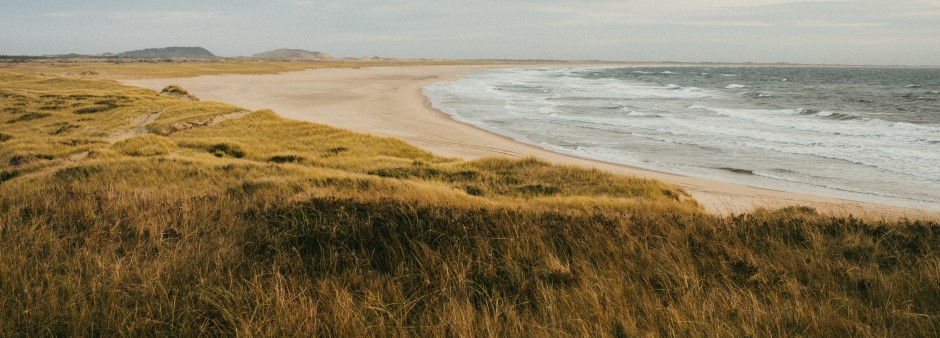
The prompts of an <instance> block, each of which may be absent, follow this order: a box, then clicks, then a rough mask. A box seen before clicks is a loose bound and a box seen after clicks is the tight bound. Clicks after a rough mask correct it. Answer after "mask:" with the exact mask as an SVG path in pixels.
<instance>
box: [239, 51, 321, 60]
mask: <svg viewBox="0 0 940 338" xmlns="http://www.w3.org/2000/svg"><path fill="white" fill-rule="evenodd" d="M251 58H252V59H262V60H318V61H322V60H332V59H333V57H332V56H330V55H329V54H327V53H323V52H311V51H309V50H303V49H286V48H282V49H275V50H271V51H267V52H264V53H258V54H255V55H252V56H251Z"/></svg>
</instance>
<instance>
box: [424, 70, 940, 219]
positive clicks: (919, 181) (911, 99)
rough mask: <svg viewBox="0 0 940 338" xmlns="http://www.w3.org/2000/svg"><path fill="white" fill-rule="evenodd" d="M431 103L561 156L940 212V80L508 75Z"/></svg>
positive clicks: (491, 76) (434, 91) (852, 75)
mask: <svg viewBox="0 0 940 338" xmlns="http://www.w3.org/2000/svg"><path fill="white" fill-rule="evenodd" d="M424 94H425V95H426V96H427V97H428V99H429V101H430V102H431V105H432V106H433V107H434V108H436V109H438V110H441V111H443V112H445V113H448V114H450V115H451V116H453V118H454V119H456V120H458V121H461V122H464V123H468V124H472V125H475V126H478V127H480V128H483V129H485V130H489V131H492V132H494V133H497V134H502V135H505V136H508V137H511V138H513V139H516V140H518V141H521V142H525V143H529V144H533V145H537V146H540V147H543V148H546V149H548V150H552V151H556V152H561V153H566V154H570V155H575V156H579V157H585V158H590V159H596V160H602V161H607V162H613V163H619V164H625V165H631V166H636V167H641V168H647V169H652V170H656V171H662V172H668V173H674V174H680V175H686V176H693V177H702V178H709V179H715V180H720V181H726V182H733V183H739V184H745V185H749V186H755V187H761V188H767V189H776V190H784V191H793V192H802V193H811V194H816V195H822V196H830V197H837V198H845V199H850V200H857V201H865V202H875V203H883V204H890V205H897V206H905V207H913V208H921V209H929V210H940V69H931V68H916V69H915V68H842V67H724V66H722V67H679V66H675V67H613V68H597V67H588V68H519V69H498V70H488V71H483V72H477V73H469V74H464V77H463V78H461V79H459V80H457V81H452V82H444V83H437V84H433V85H430V86H427V87H425V88H424Z"/></svg>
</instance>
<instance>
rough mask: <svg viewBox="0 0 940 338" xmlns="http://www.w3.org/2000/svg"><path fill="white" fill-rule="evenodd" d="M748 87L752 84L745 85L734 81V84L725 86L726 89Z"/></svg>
mask: <svg viewBox="0 0 940 338" xmlns="http://www.w3.org/2000/svg"><path fill="white" fill-rule="evenodd" d="M747 87H750V86H745V85H742V84H737V83H732V84H729V85H728V86H727V87H725V88H726V89H739V88H747Z"/></svg>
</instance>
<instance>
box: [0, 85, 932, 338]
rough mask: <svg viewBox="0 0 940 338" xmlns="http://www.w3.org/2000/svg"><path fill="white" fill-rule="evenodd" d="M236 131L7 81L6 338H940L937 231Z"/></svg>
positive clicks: (201, 110)
mask: <svg viewBox="0 0 940 338" xmlns="http://www.w3.org/2000/svg"><path fill="white" fill-rule="evenodd" d="M239 110H240V109H239V108H237V107H231V106H227V105H223V104H217V103H204V102H189V101H182V100H178V99H174V98H167V97H161V96H159V95H158V94H157V93H156V92H153V91H148V90H141V89H135V88H129V87H125V86H121V85H118V84H116V83H113V82H109V81H98V80H96V81H90V80H70V79H61V78H40V77H31V76H23V75H12V74H7V73H0V172H2V175H0V178H2V180H0V248H2V250H0V336H47V335H76V336H86V335H87V336H98V335H107V336H195V335H243V336H459V337H471V336H473V337H475V336H500V337H503V336H513V337H514V336H538V337H543V336H552V337H558V336H583V337H597V336H616V337H627V336H648V335H661V336H827V337H829V336H839V337H841V336H937V335H940V257H938V251H940V225H938V224H937V223H935V222H929V221H914V220H900V221H877V220H863V219H858V218H851V217H850V218H837V217H830V216H824V215H819V214H816V213H815V211H813V210H812V209H811V208H806V207H791V208H786V209H782V210H759V211H756V212H754V213H751V214H744V215H733V216H716V215H710V214H707V213H705V212H703V211H702V209H701V208H700V207H699V206H698V205H697V204H696V203H695V202H694V201H693V200H691V199H690V198H689V197H688V196H687V195H686V194H685V193H684V192H682V191H681V190H679V189H677V188H675V187H672V186H670V185H666V184H663V183H660V182H656V181H650V180H643V179H636V178H630V177H625V176H618V175H612V174H609V173H605V172H601V171H597V170H588V169H582V168H577V167H570V166H558V165H552V164H549V163H546V162H543V161H540V160H537V159H521V160H519V159H504V158H487V159H481V160H476V161H460V160H454V159H447V158H440V157H436V156H434V155H432V154H430V153H428V152H425V151H423V150H420V149H417V148H415V147H412V146H410V145H408V144H406V143H404V142H402V141H399V140H396V139H390V138H380V137H374V136H368V135H362V134H357V133H353V132H349V131H345V130H340V129H336V128H331V127H328V126H323V125H317V124H311V123H304V122H297V121H291V120H286V119H283V118H281V117H279V116H277V115H276V114H274V113H273V112H270V111H257V112H251V113H248V114H245V115H243V116H241V117H238V118H231V119H228V120H225V121H221V122H206V121H217V120H215V117H218V116H223V115H228V114H231V113H233V112H237V111H239ZM30 114H34V115H30ZM43 114H45V115H43ZM40 115H43V116H41V117H39V116H40ZM24 116H32V117H31V118H23V117H24ZM171 125H182V126H185V128H181V129H179V130H171V131H172V132H169V133H166V135H158V132H159V131H161V130H166V128H167V126H171Z"/></svg>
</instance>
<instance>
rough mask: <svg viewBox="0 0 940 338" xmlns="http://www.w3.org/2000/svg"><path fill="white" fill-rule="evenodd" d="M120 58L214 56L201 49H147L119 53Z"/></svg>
mask: <svg viewBox="0 0 940 338" xmlns="http://www.w3.org/2000/svg"><path fill="white" fill-rule="evenodd" d="M117 56H120V57H133V58H214V57H216V56H215V54H212V52H210V51H208V50H206V49H205V48H202V47H166V48H147V49H141V50H132V51H129V52H124V53H119V54H117Z"/></svg>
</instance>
